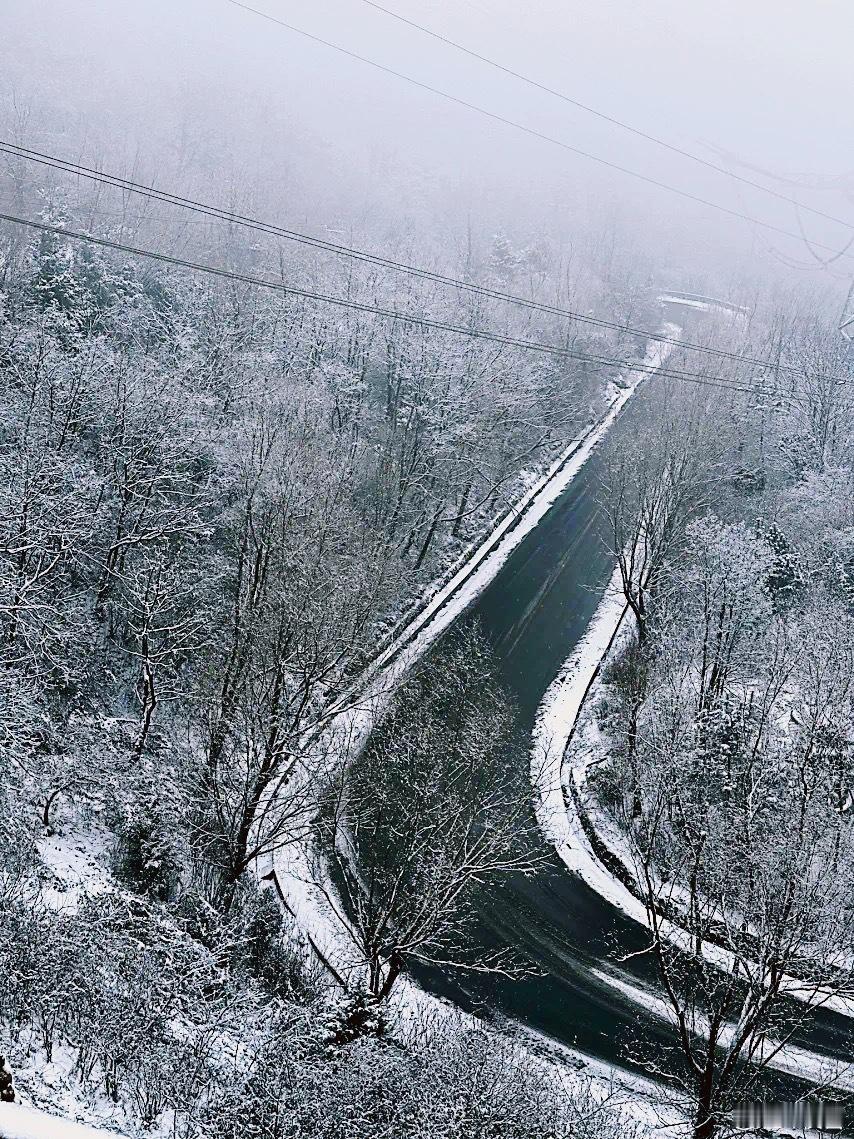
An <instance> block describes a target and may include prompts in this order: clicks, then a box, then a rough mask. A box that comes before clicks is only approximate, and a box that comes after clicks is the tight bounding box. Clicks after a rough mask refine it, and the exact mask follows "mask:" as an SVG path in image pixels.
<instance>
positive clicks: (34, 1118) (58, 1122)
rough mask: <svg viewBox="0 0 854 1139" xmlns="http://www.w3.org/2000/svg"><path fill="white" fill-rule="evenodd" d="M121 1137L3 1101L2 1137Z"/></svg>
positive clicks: (106, 1138)
mask: <svg viewBox="0 0 854 1139" xmlns="http://www.w3.org/2000/svg"><path fill="white" fill-rule="evenodd" d="M117 1137H118V1139H121V1136H120V1133H119V1132H117V1131H102V1130H99V1129H98V1128H97V1127H89V1126H87V1125H86V1124H85V1123H74V1122H72V1121H71V1120H70V1119H60V1118H59V1117H58V1116H56V1115H46V1114H45V1113H44V1112H43V1111H36V1109H35V1108H32V1107H25V1106H24V1105H23V1104H19V1103H0V1139H117Z"/></svg>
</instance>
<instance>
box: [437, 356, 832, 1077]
mask: <svg viewBox="0 0 854 1139" xmlns="http://www.w3.org/2000/svg"><path fill="white" fill-rule="evenodd" d="M663 398H666V388H665V384H664V382H663V381H661V380H658V379H656V378H655V377H653V378H652V379H650V380H648V381H647V382H646V383H645V385H644V387H643V388H641V389H640V391H639V392H638V394H636V395H635V397H634V398H633V399H632V400H631V401H630V402H629V404H628V405H627V407H626V409H625V410H624V411H623V412H622V414H621V416H620V418H619V419H618V420H617V422H616V424H615V425H614V426H613V427H612V429H611V439H612V440H615V441H616V442H619V437H620V436H621V435H623V434H628V433H630V432H632V431H633V430H635V429H636V428H637V426H638V424H639V423H641V422H642V421H643V420H644V418H645V417H646V416H647V415H648V414H649V407H650V403H651V402H658V401H660V400H661V399H663ZM602 470H603V450H602V449H599V450H597V451H596V452H594V454H593V455H592V456H591V458H590V459H589V460H588V462H587V463H586V465H585V466H584V467H583V468H582V469H581V471H580V472H579V473H578V475H577V476H576V477H575V479H574V480H573V482H572V483H571V484H570V486H569V487H568V488H567V490H566V491H565V492H564V494H563V495H562V496H561V497H560V498H559V499H558V500H557V502H556V503H555V504H554V506H553V507H552V509H551V510H550V511H549V513H548V514H547V515H546V516H545V517H544V518H543V520H542V521H541V522H540V524H539V525H538V526H537V527H536V528H535V529H534V530H533V531H532V533H531V534H529V535H528V536H527V537H526V538H525V539H524V540H523V541H522V542H521V544H520V545H519V546H518V547H517V548H516V550H515V551H514V552H513V554H512V555H511V556H510V558H509V559H508V560H507V562H506V563H505V564H504V566H503V567H502V568H501V570H500V571H499V573H498V574H497V576H496V577H495V578H494V579H493V581H492V583H491V584H490V585H489V586H488V587H487V588H486V589H485V590H484V591H483V592H482V593H481V594H480V596H479V597H478V598H477V599H476V600H475V601H474V602H473V604H472V605H471V607H470V608H469V609H468V610H467V611H466V613H465V614H464V615H463V617H462V618H461V620H462V621H467V622H473V621H476V622H477V623H478V624H479V626H480V629H481V631H482V633H484V634H485V636H486V637H487V638H488V640H489V642H490V643H491V645H492V648H493V650H494V653H495V658H496V662H497V667H498V670H499V674H500V678H501V680H502V682H503V683H504V685H505V686H506V688H507V689H508V691H509V692H510V694H511V696H512V698H513V700H514V702H515V705H516V715H517V724H516V727H517V729H518V730H519V732H520V733H525V738H530V734H531V732H532V729H533V726H534V719H535V715H536V711H537V708H538V705H539V703H540V701H541V700H542V697H543V695H544V693H545V691H546V689H547V688H548V686H549V684H550V683H551V682H552V680H553V679H554V678H555V676H556V675H557V673H558V672H559V670H560V668H561V666H562V665H563V663H564V662H565V660H566V659H567V657H568V656H569V655H570V654H571V653H572V650H573V648H574V646H575V645H576V643H577V642H578V641H579V640H580V638H581V637H582V635H583V634H584V632H585V630H586V628H587V626H588V624H589V622H590V620H591V618H592V617H593V614H594V612H595V611H596V608H597V605H598V604H599V601H600V599H601V597H602V595H603V593H604V590H605V587H606V585H607V583H608V580H609V578H610V576H611V573H612V570H613V561H612V559H611V557H610V556H609V554H608V551H607V549H606V544H605V539H606V536H607V535H606V530H605V519H604V516H603V513H602V511H601V509H600V506H599V503H598V493H599V483H600V479H601V476H602ZM438 651H441V650H440V649H439V650H438ZM520 762H524V763H526V764H527V762H528V760H527V756H526V755H524V754H523V755H521V756H520ZM479 915H480V926H479V929H478V936H479V938H480V940H481V942H482V944H483V946H484V947H490V948H491V947H495V946H497V945H502V946H506V945H512V946H515V947H517V948H518V949H520V950H522V951H523V952H524V953H525V954H526V955H527V956H528V957H529V958H531V959H532V960H533V961H535V962H536V963H537V965H538V966H539V967H541V968H542V969H543V971H544V975H542V976H535V977H529V978H526V979H524V980H521V981H509V980H506V979H503V978H492V977H484V976H479V975H475V977H474V978H472V976H471V975H469V974H466V975H464V977H463V979H460V978H457V977H451V976H448V975H441V974H439V973H436V972H432V971H429V972H428V971H426V970H425V971H423V972H421V973H420V974H419V979H420V981H421V982H422V983H423V984H424V985H425V986H426V987H428V988H429V989H431V990H432V991H434V992H436V993H438V994H440V995H444V996H447V997H449V998H451V999H452V1000H454V1001H455V1002H456V1003H457V1004H459V1005H461V1006H462V1007H464V1008H467V1009H469V1010H472V1011H477V1012H480V1013H486V1014H495V1013H498V1014H501V1015H504V1016H506V1017H509V1018H512V1019H513V1020H514V1021H517V1022H520V1023H522V1024H524V1025H527V1026H529V1027H530V1028H533V1029H536V1030H538V1031H540V1032H543V1033H546V1034H547V1035H548V1036H550V1037H552V1038H554V1039H555V1040H558V1041H560V1042H562V1043H565V1044H569V1045H571V1046H573V1047H576V1048H578V1049H580V1050H582V1051H584V1052H586V1053H589V1054H591V1055H593V1056H596V1057H598V1058H600V1059H602V1060H605V1061H607V1062H608V1063H610V1064H616V1065H619V1066H622V1067H628V1068H634V1067H637V1066H638V1061H639V1057H640V1056H641V1055H642V1054H643V1053H644V1052H646V1051H647V1049H654V1050H655V1051H657V1052H658V1053H659V1054H660V1050H661V1048H662V1046H664V1045H669V1044H670V1042H671V1040H672V1037H671V1036H670V1034H669V1032H668V1030H667V1028H666V1027H665V1026H664V1025H663V1024H662V1023H661V1022H660V1021H659V1020H658V1019H657V1018H656V1017H655V1016H653V1015H652V1014H649V1013H646V1012H644V1010H643V1009H641V1008H639V1007H638V1005H637V1004H634V1003H632V1002H631V1001H630V1000H629V999H628V998H626V997H624V996H622V995H621V994H620V993H619V992H618V991H616V990H615V989H614V988H613V987H612V986H609V985H608V984H607V983H605V982H604V981H602V980H601V979H600V978H598V977H596V976H594V975H593V974H592V973H591V967H593V966H596V967H597V968H599V969H602V968H603V967H605V968H606V969H608V970H610V971H611V972H616V973H619V972H621V971H622V972H623V975H624V976H626V977H627V978H628V979H629V980H632V979H637V978H639V979H640V980H641V981H643V982H645V983H646V984H648V985H652V986H653V987H656V988H657V986H656V985H655V974H654V970H653V966H652V964H651V962H649V960H648V959H647V958H640V959H635V960H634V961H632V962H631V963H630V965H625V966H618V965H617V963H616V960H615V958H616V954H617V950H619V951H620V952H625V951H626V950H637V949H640V948H641V947H642V946H643V945H644V944H645V938H644V931H643V930H642V929H641V927H640V926H639V925H638V924H637V923H636V922H634V921H633V920H632V919H630V918H627V917H626V916H624V915H623V914H622V913H620V912H619V911H618V910H616V909H615V908H614V907H612V906H611V905H610V904H609V903H608V902H606V901H604V900H603V899H602V898H601V897H599V895H597V894H596V893H595V892H594V891H592V890H591V889H590V888H589V887H587V886H586V885H585V884H584V883H583V882H582V881H581V880H580V879H579V878H577V877H576V876H575V875H573V874H571V873H570V872H569V871H568V870H567V868H566V867H565V866H564V865H563V863H561V862H560V861H559V859H558V858H557V856H556V855H555V856H554V858H553V859H552V860H551V862H550V864H549V865H548V866H547V867H546V868H545V869H544V870H542V871H541V872H539V873H538V874H536V875H535V876H534V877H532V878H527V879H523V878H519V879H518V880H514V881H513V882H512V883H509V884H505V885H504V886H503V887H502V888H501V889H499V890H496V891H494V892H492V893H491V894H490V895H489V896H488V897H486V898H484V900H483V902H482V904H481V906H480V911H479ZM629 968H631V974H628V973H627V972H626V971H627V970H628V969H629ZM797 1043H799V1044H802V1045H803V1046H804V1047H808V1048H810V1049H812V1050H814V1051H817V1052H822V1053H826V1054H827V1055H828V1056H830V1057H833V1058H834V1059H837V1060H844V1061H845V1062H850V1061H851V1060H852V1059H854V1032H852V1024H851V1022H850V1021H848V1020H846V1019H845V1018H844V1017H841V1016H838V1015H836V1014H833V1013H829V1012H821V1013H818V1014H817V1016H816V1019H815V1022H814V1024H813V1026H812V1027H811V1029H810V1031H809V1032H808V1033H806V1034H805V1035H804V1036H803V1037H802V1038H799V1039H798V1040H797ZM793 1086H794V1085H792V1083H791V1081H788V1080H780V1081H779V1085H778V1088H777V1090H778V1092H779V1091H781V1090H783V1089H785V1088H792V1087H793Z"/></svg>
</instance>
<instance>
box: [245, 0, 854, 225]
mask: <svg viewBox="0 0 854 1139" xmlns="http://www.w3.org/2000/svg"><path fill="white" fill-rule="evenodd" d="M361 3H362V4H366V5H367V6H368V7H369V8H374V9H376V11H377V12H382V13H383V14H384V15H386V16H390V17H391V18H392V19H393V20H398V21H399V22H400V23H401V24H407V25H408V26H409V27H410V28H415V29H416V30H417V31H419V32H423V34H424V35H426V36H430V37H431V38H432V39H434V40H438V42H439V43H443V44H446V45H447V46H448V47H452V48H454V49H455V50H456V51H460V52H462V53H463V54H464V55H467V56H469V57H470V58H471V59H476V60H478V62H480V63H485V64H487V66H489V67H494V68H495V69H496V70H497V71H501V72H503V73H504V74H505V75H509V76H511V77H512V78H513V79H518V80H519V81H520V82H521V83H527V84H528V86H529V87H534V88H536V90H538V91H542V92H544V93H545V94H546V95H552V96H553V97H554V98H555V99H560V100H562V102H564V103H568V104H569V105H570V106H571V107H576V108H577V109H578V110H580V111H585V112H586V113H587V114H589V115H595V116H596V118H597V119H601V120H602V121H603V122H606V123H610V124H611V126H615V127H619V128H620V129H621V130H624V131H628V132H629V133H630V134H633V135H636V136H637V137H638V138H642V139H645V140H646V141H647V142H653V143H655V145H656V146H661V147H663V148H664V149H665V150H669V151H670V152H671V153H672V154H678V155H680V156H681V157H682V158H688V159H690V160H691V161H692V162H696V163H698V164H699V165H700V166H705V167H706V168H707V169H708V170H714V171H715V172H716V173H718V174H724V175H725V176H726V177H727V178H733V179H734V180H735V181H737V182H741V183H742V184H743V185H745V186H752V187H753V189H754V190H761V191H762V193H763V194H770V195H771V197H773V198H777V199H778V200H779V201H781V202H786V203H787V204H788V205H790V206H794V207H796V208H799V209H801V210H803V211H804V212H808V213H811V214H815V215H816V217H820V218H824V219H825V221H832V222H836V223H837V224H838V225H841V226H844V227H845V228H846V229H854V223H852V222H850V221H843V219H842V218H838V217H834V216H833V214H828V213H825V212H824V211H823V210H819V209H815V208H814V207H812V206H805V205H803V204H801V203H800V202H798V201H797V200H796V199H795V198H791V197H789V195H788V194H783V193H781V192H780V191H779V190H775V189H773V188H772V187H771V186H766V185H763V184H762V183H761V182H755V181H753V179H752V178H747V177H745V176H744V175H742V174H736V173H735V171H733V170H728V169H727V167H725V166H720V165H719V164H718V163H716V162H712V161H711V160H710V159H708V158H702V157H701V156H700V155H699V154H694V153H693V152H692V151H690V150H685V149H684V148H683V147H681V146H676V145H675V144H674V143H671V142H667V141H666V140H665V139H663V138H658V137H657V136H656V135H654V134H650V133H649V132H648V131H644V130H641V129H640V128H639V127H633V126H632V125H631V124H630V123H626V122H623V121H622V119H618V118H616V117H615V116H614V115H609V114H606V113H605V112H604V111H599V110H597V109H596V107H591V106H590V105H589V104H588V103H582V102H581V100H580V99H574V98H573V97H572V96H571V95H567V94H566V93H565V92H564V91H558V90H556V89H555V88H554V87H549V86H547V85H546V84H545V83H540V82H539V81H538V80H536V79H532V78H531V77H530V75H524V74H522V72H520V71H514V70H513V68H512V67H507V66H505V65H504V64H503V63H499V62H498V61H497V60H494V59H490V58H489V57H488V56H486V55H481V53H480V52H477V51H474V50H473V49H472V48H469V47H466V46H465V45H464V44H461V43H457V42H456V41H455V40H452V39H451V38H450V37H449V36H444V35H442V34H441V32H436V31H434V30H433V29H432V28H428V27H425V25H424V24H419V23H418V22H417V21H415V20H411V19H409V17H408V16H402V15H401V14H400V13H399V12H394V11H392V9H391V8H386V7H385V6H384V5H382V4H378V3H376V0H361ZM242 6H243V5H241V7H242Z"/></svg>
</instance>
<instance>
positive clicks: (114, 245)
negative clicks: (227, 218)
mask: <svg viewBox="0 0 854 1139" xmlns="http://www.w3.org/2000/svg"><path fill="white" fill-rule="evenodd" d="M0 221H7V222H10V223H12V224H13V225H20V226H25V227H27V228H29V229H34V230H37V231H40V232H42V233H51V234H54V235H55V236H57V237H65V238H69V239H71V240H72V241H84V242H87V243H89V244H92V245H97V246H100V247H102V248H104V249H112V250H115V251H117V252H121V253H128V254H130V255H131V256H133V257H144V258H147V259H149V260H153V261H161V262H163V263H165V264H167V265H174V266H177V267H179V268H183V269H190V270H192V271H193V272H196V273H204V274H206V275H208V276H212V277H220V278H224V279H226V280H231V281H239V282H241V283H243V284H246V285H252V286H256V287H258V288H263V289H269V290H271V291H273V292H278V293H282V294H284V295H286V296H293V297H300V298H303V299H306V300H312V301H316V302H318V303H320V304H328V305H333V306H335V307H337V308H345V309H350V310H353V311H356V312H363V313H368V314H370V315H373V316H381V317H385V318H386V319H390V320H394V321H400V322H401V323H403V324H410V325H414V326H416V327H419V328H432V329H436V330H437V331H440V332H449V333H452V334H454V335H457V336H463V337H467V338H469V339H473V340H486V341H491V342H493V343H496V344H502V345H504V346H506V347H510V348H520V349H524V350H525V351H530V352H539V353H543V354H545V355H550V356H557V357H561V358H563V359H571V360H580V361H582V362H583V363H587V364H602V365H606V366H609V367H616V368H626V367H629V368H631V369H632V370H633V371H641V372H646V373H647V374H653V373H655V374H656V375H660V376H664V377H666V378H669V379H674V380H679V381H685V382H688V383H695V384H700V385H702V386H705V387H714V388H720V389H721V390H724V391H729V392H735V393H738V394H745V395H756V396H760V397H763V398H768V397H771V398H773V399H787V400H794V401H795V402H800V401H802V397H799V396H798V395H797V393H795V392H794V391H790V392H781V391H779V390H775V389H771V388H766V387H758V386H756V385H752V384H747V383H742V382H740V381H735V380H727V379H725V378H724V377H722V376H704V375H703V374H702V373H699V372H691V371H687V370H682V369H676V368H669V367H668V368H665V367H662V366H658V365H654V364H644V363H642V362H641V363H635V362H632V363H627V362H626V361H625V360H615V359H613V358H610V357H606V356H596V355H592V354H590V353H586V352H577V351H575V350H574V349H572V348H563V347H561V346H560V345H558V344H547V343H543V342H541V341H537V340H524V339H522V338H520V337H516V336H509V335H505V334H503V333H499V332H490V331H488V330H486V329H480V328H463V327H461V326H460V325H455V324H451V323H449V322H447V321H442V320H436V319H434V318H432V317H426V316H420V315H418V314H414V313H405V312H398V311H397V310H395V309H387V308H382V307H380V306H378V305H371V304H367V303H365V302H362V301H356V300H352V299H350V298H345V297H333V296H329V295H327V294H326V293H318V292H315V291H313V290H310V289H300V288H297V287H296V286H295V285H287V284H285V283H284V282H283V281H270V280H265V279H264V278H262V277H253V276H251V275H249V274H247V273H238V272H235V271H234V270H231V269H221V268H219V267H217V266H215V265H206V264H204V263H202V262H198V261H189V260H187V259H185V258H183V257H174V256H172V255H171V254H168V253H160V252H156V251H154V250H151V249H142V248H139V247H137V246H133V245H127V244H125V243H124V242H120V241H112V240H111V239H109V238H106V237H95V236H94V235H93V234H89V233H80V232H78V231H76V230H72V229H66V228H64V227H62V226H56V225H49V224H48V223H47V222H41V221H36V220H35V219H33V218H22V217H18V216H17V215H15V214H7V213H0Z"/></svg>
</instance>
